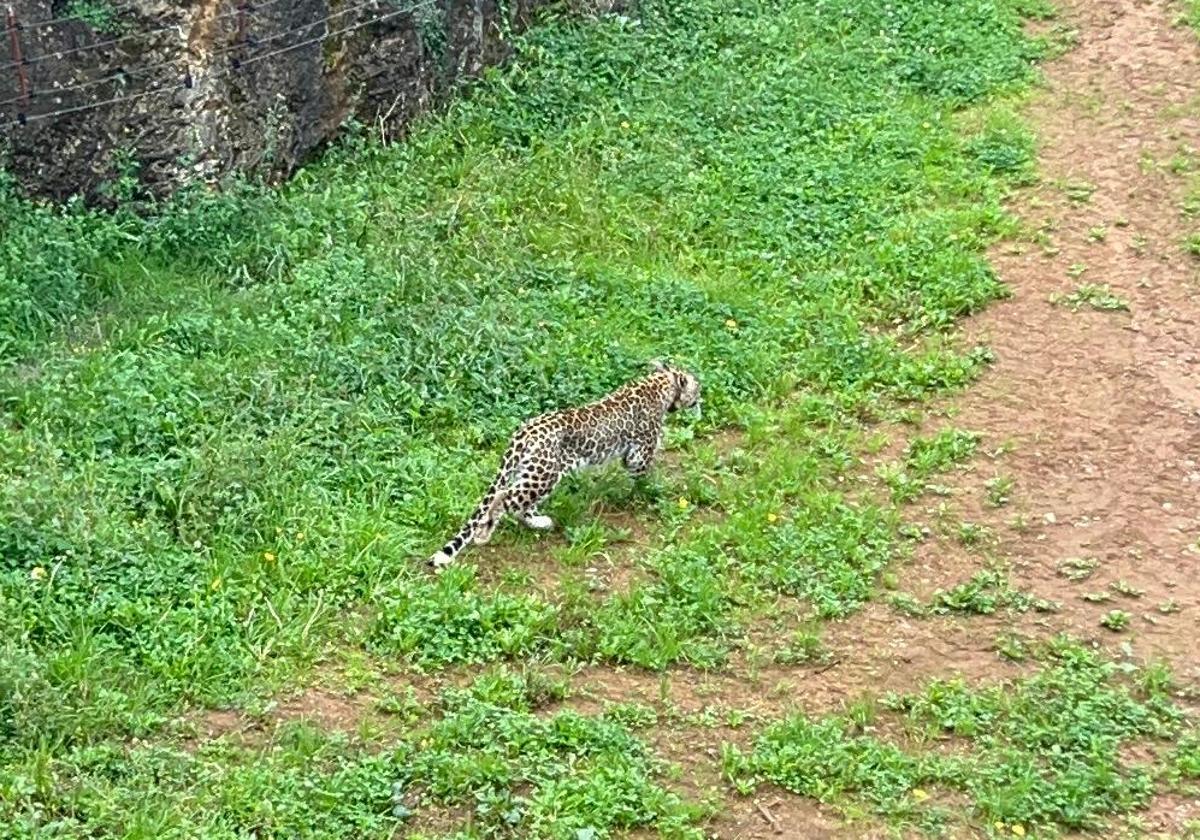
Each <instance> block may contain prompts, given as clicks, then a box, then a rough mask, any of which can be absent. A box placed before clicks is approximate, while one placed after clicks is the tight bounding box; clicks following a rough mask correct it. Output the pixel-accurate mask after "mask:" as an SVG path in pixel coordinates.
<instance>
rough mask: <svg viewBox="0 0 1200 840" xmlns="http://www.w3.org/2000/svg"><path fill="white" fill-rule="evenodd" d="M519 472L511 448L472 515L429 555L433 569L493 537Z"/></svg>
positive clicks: (515, 455) (429, 561)
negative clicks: (508, 492)
mask: <svg viewBox="0 0 1200 840" xmlns="http://www.w3.org/2000/svg"><path fill="white" fill-rule="evenodd" d="M516 474H517V454H516V452H515V451H514V448H513V447H510V448H509V451H508V452H506V453H505V455H504V462H503V463H502V464H501V465H500V471H499V472H497V473H496V477H495V478H494V479H492V483H491V486H489V487H488V489H487V492H486V493H484V494H483V498H482V499H480V500H479V504H478V505H476V506H475V511H474V512H473V513H472V514H471V517H470V518H469V519H468V520H467V521H466V524H464V525H463V526H462V528H460V529H459V531H458V533H457V534H455V535H454V536H453V537H451V538H450V541H449V542H447V543H446V544H445V545H444V546H442V547H441V549H440V550H439V551H437V552H436V553H434V554H433V556H432V557H430V558H429V560H428V561H427V562H428V564H429V565H430V566H432V567H433V568H434V569H440V568H442V567H443V566H448V565H450V563H452V562H454V558H455V557H457V556H458V555H459V554H460V553H462V550H463V549H464V548H466V547H467V546H468V545H470V544H471V543H477V544H479V545H483V544H484V543H486V542H487V541H488V540H489V539H490V538H491V536H492V531H494V530H495V529H496V523H497V521H498V520H499V517H500V512H501V510H502V509H503V506H504V494H505V492H506V491H507V490H508V487H509V485H510V484H511V483H512V480H513V478H514V477H515V476H516Z"/></svg>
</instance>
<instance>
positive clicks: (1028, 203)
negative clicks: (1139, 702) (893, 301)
mask: <svg viewBox="0 0 1200 840" xmlns="http://www.w3.org/2000/svg"><path fill="white" fill-rule="evenodd" d="M1065 6H1066V14H1067V19H1068V21H1069V22H1070V23H1071V24H1072V25H1073V26H1075V27H1077V29H1078V33H1079V45H1078V47H1077V48H1076V49H1074V50H1073V51H1071V52H1070V53H1068V54H1067V55H1065V56H1063V57H1062V58H1061V59H1059V60H1057V61H1055V62H1052V63H1051V64H1050V65H1049V67H1048V68H1047V88H1048V90H1047V91H1046V92H1045V93H1044V94H1042V95H1040V96H1038V97H1037V98H1036V100H1035V104H1034V106H1033V108H1032V113H1031V115H1030V116H1031V118H1032V121H1033V123H1034V125H1035V126H1036V127H1037V129H1038V134H1039V138H1040V142H1041V145H1042V148H1041V153H1040V164H1041V174H1042V178H1043V180H1042V185H1041V186H1039V187H1038V188H1035V189H1033V190H1030V191H1027V192H1025V193H1023V194H1022V195H1021V196H1020V198H1019V202H1018V204H1017V205H1016V208H1015V209H1016V210H1017V212H1018V213H1019V214H1020V216H1021V217H1022V219H1023V220H1025V222H1026V223H1027V224H1029V225H1030V226H1033V227H1040V228H1042V229H1043V230H1044V231H1045V232H1046V233H1047V234H1048V238H1047V240H1045V241H1044V243H1043V245H1042V246H1039V245H1034V246H1031V247H1027V248H1023V249H1016V248H1013V247H1012V245H1008V246H1006V247H1002V248H1001V249H999V252H998V253H997V254H995V255H994V264H995V265H996V267H997V270H998V271H999V273H1000V275H1001V276H1002V277H1003V279H1004V280H1005V282H1006V283H1007V284H1008V285H1009V286H1011V287H1012V289H1013V291H1014V297H1013V299H1012V300H1011V301H1008V302H1005V303H1002V304H1000V305H997V306H995V307H993V308H991V309H989V310H988V311H987V312H986V313H984V314H983V315H982V316H980V317H979V318H977V319H975V321H974V322H973V323H972V324H970V326H969V328H968V330H969V332H970V334H971V335H973V336H974V337H977V338H979V339H981V340H983V341H985V342H986V343H987V344H988V345H989V346H991V347H992V348H994V349H995V351H996V354H997V356H998V362H997V364H996V365H995V367H994V369H993V370H992V371H991V372H990V373H989V374H988V375H987V377H986V378H985V379H984V381H983V382H982V383H981V384H980V385H979V386H978V387H976V388H973V389H972V390H971V391H970V392H969V393H967V394H966V395H964V396H963V398H962V399H961V400H959V401H958V405H959V406H960V407H961V414H960V415H959V417H958V418H956V420H955V422H956V423H959V424H961V425H963V426H965V427H967V428H973V429H979V430H982V431H984V432H985V433H986V434H987V435H988V437H989V438H990V439H992V440H993V441H995V442H1000V441H1006V440H1007V441H1011V442H1013V443H1014V444H1015V448H1014V450H1013V452H1012V453H1011V455H1010V456H1008V457H1007V458H1006V459H1005V463H1004V465H1003V469H1004V470H1005V471H1006V472H1007V473H1008V474H1009V475H1011V476H1012V477H1013V478H1014V479H1015V481H1016V490H1015V492H1014V499H1016V500H1017V503H1018V504H1017V506H1018V508H1019V509H1021V510H1022V511H1023V512H1024V514H1025V516H1026V520H1027V522H1028V525H1029V527H1028V528H1027V529H1026V530H1024V531H1020V530H1018V529H1014V528H1013V527H1011V525H1010V526H1008V527H1005V526H1003V525H998V528H997V533H999V534H1000V535H1001V544H1000V551H1001V552H1002V554H1003V556H1005V557H1006V558H1008V559H1009V560H1010V561H1011V562H1012V563H1013V566H1014V577H1015V580H1016V582H1017V583H1019V584H1020V585H1022V587H1027V588H1030V589H1033V590H1035V591H1036V592H1037V593H1038V594H1041V595H1043V596H1047V597H1051V598H1054V599H1056V600H1058V601H1061V602H1062V604H1063V609H1062V612H1061V613H1060V614H1059V615H1058V616H1057V617H1056V618H1055V620H1054V622H1053V624H1054V625H1056V626H1060V627H1063V628H1069V629H1070V630H1071V631H1072V632H1074V633H1077V634H1079V635H1080V636H1082V637H1084V638H1097V639H1101V640H1104V641H1108V642H1111V641H1112V640H1113V633H1112V632H1111V631H1108V630H1105V629H1104V628H1102V627H1101V626H1100V624H1099V621H1100V619H1101V617H1102V616H1103V615H1104V614H1106V613H1107V612H1108V611H1109V610H1112V609H1122V610H1124V611H1126V612H1128V613H1130V614H1131V615H1132V616H1133V618H1132V621H1131V623H1130V625H1129V631H1128V633H1127V638H1128V640H1129V641H1131V643H1132V644H1133V646H1134V649H1135V651H1136V653H1137V654H1138V655H1139V656H1141V657H1146V658H1154V657H1160V656H1165V657H1167V658H1168V659H1169V660H1170V661H1171V662H1172V664H1173V665H1174V666H1175V668H1176V673H1177V675H1178V677H1179V678H1180V679H1181V680H1186V681H1192V680H1196V679H1198V678H1200V645H1197V644H1196V640H1197V639H1198V638H1200V635H1198V633H1197V630H1198V629H1200V626H1198V622H1200V577H1198V576H1197V575H1196V574H1195V570H1196V568H1197V565H1198V564H1200V545H1198V541H1200V510H1198V505H1197V503H1198V501H1200V465H1198V461H1200V262H1197V260H1196V259H1195V258H1194V257H1192V256H1190V255H1188V254H1187V253H1186V252H1185V251H1184V250H1183V247H1182V240H1183V239H1184V237H1185V235H1186V233H1187V228H1186V225H1185V220H1184V218H1183V216H1182V213H1181V210H1180V207H1181V204H1182V201H1183V197H1184V189H1185V180H1184V178H1183V177H1181V176H1180V175H1177V174H1173V173H1172V172H1171V171H1170V167H1169V165H1168V163H1169V161H1171V160H1172V158H1174V159H1175V166H1176V168H1187V167H1194V166H1196V164H1197V160H1196V157H1195V155H1196V147H1197V145H1198V144H1200V98H1198V97H1197V94H1198V92H1200V46H1198V45H1197V38H1196V33H1195V32H1193V31H1191V30H1189V29H1187V28H1186V27H1182V26H1173V25H1172V22H1173V20H1174V19H1176V18H1177V17H1178V15H1179V10H1178V8H1177V7H1175V6H1173V5H1172V4H1169V3H1162V2H1151V3H1138V2H1128V1H1127V0H1126V1H1125V2H1118V0H1109V2H1096V0H1090V1H1089V2H1079V0H1073V2H1070V3H1066V4H1065ZM1093 188H1094V189H1093ZM1088 191H1091V194H1090V197H1088V198H1087V199H1086V200H1080V199H1081V198H1082V196H1083V194H1085V193H1087V192H1088ZM1072 196H1074V198H1072ZM1102 230H1103V232H1104V233H1103V239H1101V238H1100V237H1101V235H1102V234H1101V231H1102ZM1018 250H1020V251H1023V252H1022V253H1015V251H1018ZM1073 266H1074V267H1075V268H1074V269H1073V268H1072V267H1073ZM1080 267H1082V269H1083V273H1082V274H1081V275H1078V276H1077V277H1075V278H1073V277H1072V274H1078V272H1079V270H1080ZM1081 283H1095V284H1100V283H1107V284H1108V285H1109V286H1110V287H1111V289H1112V291H1113V292H1114V293H1115V294H1116V295H1117V296H1119V297H1120V298H1123V299H1124V300H1126V301H1128V303H1129V311H1128V312H1127V313H1126V312H1119V311H1118V312H1111V311H1095V310H1091V309H1089V308H1086V307H1085V308H1081V309H1080V310H1079V311H1078V312H1073V311H1072V310H1071V309H1070V308H1068V307H1064V306H1055V305H1052V304H1051V303H1049V300H1048V299H1049V297H1050V296H1051V295H1053V294H1056V293H1058V294H1063V293H1070V292H1071V291H1073V290H1074V289H1075V288H1076V287H1077V286H1078V285H1080V284H1081ZM1009 515H1010V516H1011V513H1010V514H1009ZM1069 558H1082V559H1084V560H1085V561H1087V562H1086V563H1085V564H1078V565H1077V568H1080V569H1081V570H1083V569H1084V568H1085V567H1086V565H1090V561H1092V560H1094V561H1095V562H1096V565H1095V569H1094V571H1093V572H1092V574H1091V576H1090V577H1088V578H1086V579H1084V580H1081V581H1079V582H1071V581H1070V580H1068V579H1067V578H1066V577H1064V576H1063V574H1062V573H1061V571H1060V564H1061V563H1062V562H1063V561H1064V560H1067V559H1069ZM1118 581H1125V582H1126V583H1128V584H1129V585H1130V586H1129V587H1124V586H1122V585H1120V584H1117V582H1118ZM1113 585H1117V586H1118V587H1119V588H1129V589H1131V590H1133V591H1136V590H1143V591H1144V594H1142V595H1141V596H1140V597H1131V596H1129V595H1122V594H1120V593H1119V592H1112V590H1111V588H1110V587H1112V586H1113ZM1106 590H1108V591H1109V592H1110V594H1111V596H1112V600H1111V601H1107V602H1090V601H1085V600H1083V599H1082V598H1081V596H1082V595H1083V594H1085V593H1092V594H1099V593H1103V592H1105V591H1106ZM1172 609H1177V610H1178V611H1177V612H1170V610H1172Z"/></svg>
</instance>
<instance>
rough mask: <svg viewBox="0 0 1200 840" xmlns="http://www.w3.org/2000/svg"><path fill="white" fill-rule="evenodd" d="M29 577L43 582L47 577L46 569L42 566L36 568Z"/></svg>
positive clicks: (31, 570) (30, 571)
mask: <svg viewBox="0 0 1200 840" xmlns="http://www.w3.org/2000/svg"><path fill="white" fill-rule="evenodd" d="M29 576H30V577H31V578H33V579H34V580H42V579H44V578H45V577H46V569H45V568H44V567H42V566H34V567H33V568H32V569H30V570H29Z"/></svg>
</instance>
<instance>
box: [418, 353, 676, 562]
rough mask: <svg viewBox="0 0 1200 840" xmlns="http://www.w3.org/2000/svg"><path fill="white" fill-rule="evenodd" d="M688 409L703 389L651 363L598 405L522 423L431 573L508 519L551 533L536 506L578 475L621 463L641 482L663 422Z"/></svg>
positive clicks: (549, 523)
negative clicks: (564, 480)
mask: <svg viewBox="0 0 1200 840" xmlns="http://www.w3.org/2000/svg"><path fill="white" fill-rule="evenodd" d="M693 407H695V408H696V409H697V411H698V410H699V408H700V381H699V380H698V379H697V378H696V377H695V376H693V375H692V374H690V373H688V372H687V371H686V370H682V369H680V368H677V367H672V366H669V365H664V364H661V363H655V365H654V372H653V373H651V374H650V375H648V376H645V377H643V378H641V379H636V380H634V381H632V382H629V383H627V384H626V385H624V386H622V387H621V388H619V389H617V390H616V391H614V392H612V393H611V394H609V395H608V396H606V397H604V398H602V399H600V400H597V401H596V402H593V403H590V404H588V405H585V406H581V407H578V408H568V409H563V410H561V411H553V412H550V413H549V414H542V415H540V416H538V417H535V418H533V419H532V420H528V421H526V422H525V423H523V424H522V425H521V427H520V428H519V429H518V430H517V432H516V434H514V435H513V438H512V441H511V442H510V443H509V445H508V450H507V451H506V452H505V453H504V459H503V461H502V462H501V464H500V471H499V472H498V473H497V474H496V478H495V479H494V480H493V481H492V484H491V486H490V487H489V488H488V489H487V492H486V493H484V495H483V498H482V499H481V500H480V502H479V505H478V506H477V507H476V508H475V512H474V513H472V514H471V518H470V519H468V520H467V523H466V524H465V525H463V527H462V529H461V530H460V531H459V532H458V533H457V534H455V535H454V537H453V538H451V540H450V541H449V542H448V543H446V544H445V545H444V546H443V547H442V549H441V550H440V551H438V552H437V553H436V554H434V555H433V556H432V557H430V558H429V561H428V562H429V565H430V566H432V567H433V568H434V569H441V568H442V567H444V566H446V565H448V564H450V563H451V562H453V561H454V558H455V557H457V556H458V555H459V553H460V552H461V551H462V550H463V549H464V548H466V547H467V546H468V545H470V544H471V543H475V544H476V545H483V544H484V543H486V542H487V541H488V540H490V539H491V537H492V532H493V531H495V530H496V525H497V524H499V522H500V517H501V516H503V515H504V514H506V513H508V514H512V515H513V516H514V518H516V520H517V521H518V522H520V523H521V524H523V525H525V526H526V527H529V528H534V529H536V530H540V531H542V530H549V529H550V528H553V527H554V521H553V520H552V519H551V518H550V517H548V516H546V515H544V514H542V513H540V512H539V511H538V505H539V504H540V503H541V502H542V500H544V499H545V498H546V497H547V496H548V495H550V491H552V490H553V489H554V487H555V486H556V485H557V484H558V482H559V481H561V480H562V478H563V477H564V476H565V475H567V474H568V473H571V472H574V471H575V470H578V469H582V468H584V467H591V466H598V465H600V464H604V463H607V462H609V461H613V460H615V459H617V458H620V459H621V460H622V462H623V463H624V465H625V468H626V469H627V470H628V471H629V472H630V474H631V475H633V476H635V477H636V476H640V475H644V474H645V473H646V472H647V471H648V470H649V469H650V467H651V465H652V464H653V463H654V458H655V456H656V455H657V454H658V451H659V448H660V447H661V445H662V434H663V421H664V419H665V417H666V415H667V414H668V413H669V412H672V411H676V410H678V409H681V408H693Z"/></svg>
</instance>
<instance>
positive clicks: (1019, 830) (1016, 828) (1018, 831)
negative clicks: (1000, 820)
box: [1012, 823, 1025, 837]
mask: <svg viewBox="0 0 1200 840" xmlns="http://www.w3.org/2000/svg"><path fill="white" fill-rule="evenodd" d="M1012 833H1013V834H1015V835H1017V836H1018V837H1024V836H1025V826H1023V825H1021V824H1020V823H1016V824H1015V825H1013V827H1012Z"/></svg>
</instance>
